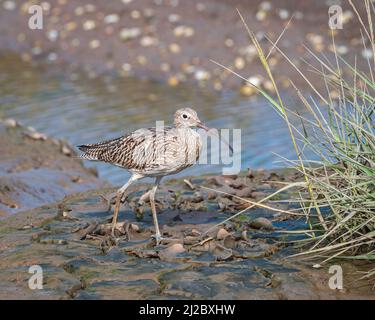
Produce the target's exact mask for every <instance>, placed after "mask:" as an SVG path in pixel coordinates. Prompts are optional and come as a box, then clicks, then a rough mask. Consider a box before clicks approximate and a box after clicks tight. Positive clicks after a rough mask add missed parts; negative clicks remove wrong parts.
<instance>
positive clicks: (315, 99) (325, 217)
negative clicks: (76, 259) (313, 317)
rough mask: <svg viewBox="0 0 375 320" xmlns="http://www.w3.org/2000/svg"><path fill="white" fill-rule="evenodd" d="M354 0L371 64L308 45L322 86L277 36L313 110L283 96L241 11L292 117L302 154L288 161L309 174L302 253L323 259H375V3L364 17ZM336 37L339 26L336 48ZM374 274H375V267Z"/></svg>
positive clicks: (303, 193)
mask: <svg viewBox="0 0 375 320" xmlns="http://www.w3.org/2000/svg"><path fill="white" fill-rule="evenodd" d="M349 3H350V4H351V6H352V8H353V10H354V12H355V13H356V15H357V17H358V19H359V21H360V25H361V29H362V30H361V34H362V40H363V41H362V42H363V45H364V47H365V48H366V43H368V44H369V45H368V46H369V48H366V49H367V50H372V58H373V60H372V59H371V58H368V59H367V64H368V70H359V69H358V68H357V65H356V63H354V65H351V64H350V63H348V62H347V61H346V60H345V59H343V58H342V57H340V56H339V55H338V54H337V52H336V51H335V50H334V53H335V57H334V62H333V63H332V62H330V61H329V60H328V59H326V58H325V57H324V56H323V57H320V56H318V55H316V54H315V53H314V52H312V51H311V50H309V49H308V48H307V49H308V50H309V52H310V53H311V55H312V56H313V57H314V58H315V60H316V64H317V66H316V65H312V64H310V65H309V66H310V68H312V70H313V71H314V72H315V73H317V74H318V75H319V76H320V77H321V79H322V81H323V83H324V90H322V89H320V88H316V87H315V86H314V85H313V84H312V82H311V81H310V80H309V78H308V76H307V75H305V74H304V73H303V72H302V71H301V69H300V68H299V67H298V66H296V65H295V64H294V63H293V62H292V60H291V59H289V58H288V56H287V55H286V54H285V53H284V52H283V51H282V50H281V49H280V48H279V47H278V46H277V43H272V41H271V40H269V41H270V42H271V43H272V47H273V49H274V50H277V51H278V52H279V53H280V54H281V55H282V56H283V57H284V58H285V59H286V60H287V61H288V62H289V63H290V64H291V67H292V68H294V69H295V70H296V72H298V73H299V75H300V76H302V77H303V79H304V80H305V81H306V83H307V84H308V86H309V87H310V88H311V91H312V92H313V96H312V97H309V98H306V97H305V96H304V95H303V94H302V93H301V92H300V91H299V89H298V88H297V87H296V86H295V85H294V84H293V83H292V85H293V87H294V88H295V90H296V93H297V95H298V97H299V99H300V101H301V104H302V105H303V106H304V107H305V108H306V111H307V112H305V114H306V113H307V115H305V116H301V115H300V114H298V113H296V112H293V111H291V110H290V108H288V106H287V105H286V104H285V103H284V101H283V100H282V98H281V95H280V92H279V89H278V86H277V80H276V79H275V78H274V75H273V73H272V70H271V68H270V66H269V65H268V62H267V56H268V55H266V54H265V52H264V50H263V48H262V47H261V46H260V44H259V42H258V40H257V38H256V36H255V35H254V33H253V32H252V31H251V30H250V28H249V27H248V25H247V24H246V22H245V21H244V18H243V17H242V15H241V14H240V13H239V15H240V18H241V20H242V22H243V23H244V25H245V27H246V30H247V32H248V34H249V37H250V39H251V41H252V43H253V44H254V46H255V47H256V49H257V53H258V57H259V59H260V61H261V63H262V65H263V67H264V69H265V71H266V73H267V75H268V77H269V79H270V80H271V82H272V84H273V88H274V92H275V96H276V98H274V97H273V96H272V95H271V94H268V93H267V92H266V91H265V90H263V89H262V88H260V87H255V88H256V90H257V91H258V92H259V93H260V94H261V95H263V96H264V97H265V98H266V99H267V100H268V101H269V102H270V103H271V105H272V106H273V108H274V109H275V111H276V112H278V113H279V114H280V116H281V117H282V118H283V119H284V120H285V123H286V124H287V126H288V129H289V134H290V138H291V141H292V143H293V146H294V149H295V151H296V156H297V160H287V161H288V163H289V164H290V165H291V166H292V167H294V168H295V169H296V170H298V171H299V172H301V173H302V175H303V177H304V183H303V186H302V188H301V184H299V185H298V187H299V188H300V189H299V195H300V196H299V198H298V199H295V201H298V202H299V203H300V205H301V209H302V212H303V213H304V215H305V217H306V221H307V223H308V225H309V226H310V229H309V230H303V231H301V232H303V233H304V234H306V235H307V236H306V238H305V239H304V240H302V241H301V242H299V244H301V245H302V246H303V248H304V250H303V251H302V252H300V253H298V254H297V255H299V256H301V255H305V256H307V257H309V258H311V257H314V258H316V257H320V258H323V259H324V260H323V261H322V263H324V262H327V261H329V260H331V259H333V258H338V257H342V258H343V257H346V258H348V257H349V258H352V259H365V260H375V130H374V120H375V115H374V114H375V81H374V74H373V72H374V70H375V69H374V66H375V37H374V29H373V17H374V16H375V8H374V4H373V3H372V2H370V1H369V0H365V1H364V5H365V7H366V12H367V15H366V17H361V16H360V14H359V13H358V10H357V8H356V7H355V6H354V5H353V3H352V2H351V1H350V0H349ZM334 40H335V39H334V36H333V33H332V41H333V47H334V48H335V42H334ZM215 63H216V64H218V65H220V66H221V67H223V68H225V69H226V70H228V71H230V72H232V73H233V74H235V75H236V76H238V77H240V78H241V79H243V80H244V81H247V79H246V78H245V77H242V76H241V75H239V74H238V73H236V72H234V71H233V70H231V69H229V68H227V67H225V66H223V65H221V64H219V63H217V62H215ZM344 70H345V72H344ZM249 84H250V85H252V84H251V83H249ZM296 117H297V118H298V119H299V120H300V121H301V122H302V124H303V125H302V129H299V128H298V127H297V126H295V125H293V123H295V122H293V121H291V119H293V118H296ZM307 149H309V150H310V151H313V152H314V153H315V154H316V156H317V160H314V161H312V160H311V159H308V158H306V157H305V151H306V150H307ZM366 276H375V269H374V270H372V271H370V272H369V273H368V274H367V275H366Z"/></svg>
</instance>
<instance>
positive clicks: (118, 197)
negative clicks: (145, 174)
mask: <svg viewBox="0 0 375 320" xmlns="http://www.w3.org/2000/svg"><path fill="white" fill-rule="evenodd" d="M140 178H142V176H140V175H138V174H133V175H132V176H131V177H130V179H129V180H128V182H127V183H125V184H124V185H123V186H122V187H121V188H120V189H118V190H117V194H116V204H115V209H114V212H113V218H112V236H113V237H114V236H115V228H116V224H117V217H118V213H119V211H120V206H121V198H122V196H123V195H124V193H125V192H126V190H127V189H128V188H129V186H130V185H131V184H132V183H133V182H134V181H136V180H138V179H140Z"/></svg>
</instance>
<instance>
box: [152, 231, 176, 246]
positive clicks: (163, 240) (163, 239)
mask: <svg viewBox="0 0 375 320" xmlns="http://www.w3.org/2000/svg"><path fill="white" fill-rule="evenodd" d="M151 238H152V239H153V240H154V241H155V242H156V245H157V246H158V245H160V244H163V243H169V242H173V241H181V239H177V238H169V237H162V236H161V235H160V234H154V235H152V236H151Z"/></svg>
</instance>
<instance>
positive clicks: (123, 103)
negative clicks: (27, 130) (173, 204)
mask: <svg viewBox="0 0 375 320" xmlns="http://www.w3.org/2000/svg"><path fill="white" fill-rule="evenodd" d="M0 71H1V72H0V116H1V117H14V118H16V119H17V120H19V121H21V122H22V123H23V124H25V125H29V126H33V127H35V128H36V129H37V130H39V131H42V132H44V133H47V134H48V135H50V136H53V137H57V138H62V139H66V140H67V141H69V142H70V143H71V144H72V145H78V144H84V143H94V142H98V141H102V140H105V139H109V138H114V137H117V136H119V135H122V134H123V133H125V132H130V131H132V130H135V129H138V128H142V127H149V126H154V125H155V120H165V122H166V124H170V122H171V121H172V115H173V113H174V111H175V110H176V109H177V108H179V107H183V106H193V107H194V108H195V109H196V110H197V112H198V114H199V116H200V118H201V120H202V121H204V122H205V123H206V124H207V125H208V126H210V127H215V128H237V129H241V141H242V148H241V160H242V162H241V169H242V170H244V169H246V168H249V167H251V168H273V167H280V166H285V163H283V162H281V161H282V160H281V158H280V157H279V156H277V155H275V153H276V154H279V155H281V156H282V157H285V158H290V159H295V153H294V149H293V146H292V144H291V142H290V140H289V135H288V130H287V127H286V125H285V124H284V123H283V120H282V119H281V118H280V117H279V116H278V115H277V113H276V112H275V111H274V110H273V109H272V107H271V106H270V105H269V104H268V103H267V102H265V101H264V100H263V99H260V98H257V97H254V98H251V99H249V98H243V97H239V96H238V95H237V94H235V93H232V92H224V93H221V94H216V93H212V92H207V91H205V90H203V89H202V90H201V89H199V90H198V89H193V88H191V87H189V86H179V87H175V88H172V87H168V86H166V85H163V84H160V83H155V82H147V81H142V80H137V79H133V78H126V79H124V78H118V79H117V80H113V78H109V77H108V78H107V77H100V78H98V79H87V78H83V77H81V76H80V75H77V76H78V79H69V78H67V77H66V76H62V75H61V76H58V75H56V74H54V75H51V74H50V73H49V72H46V71H43V70H42V69H40V68H37V67H33V66H31V65H29V64H25V63H23V62H21V61H20V60H19V59H18V58H17V57H16V56H12V55H7V56H5V57H3V58H2V59H0ZM290 102H291V106H292V107H293V105H295V104H298V103H293V101H290ZM301 112H303V111H301ZM297 125H298V124H297ZM88 165H89V166H90V165H91V166H93V165H94V166H97V168H98V171H99V176H100V177H102V178H103V179H107V180H109V181H110V182H112V183H114V184H121V183H123V182H124V180H125V179H126V177H127V172H126V171H124V170H122V169H120V168H117V167H114V166H111V165H108V164H103V163H88ZM222 168H223V166H222V165H196V166H194V167H192V168H189V169H187V170H185V171H183V172H181V173H180V174H179V175H180V176H181V175H199V174H202V173H211V172H221V170H222Z"/></svg>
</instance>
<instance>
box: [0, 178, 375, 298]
mask: <svg viewBox="0 0 375 320" xmlns="http://www.w3.org/2000/svg"><path fill="white" fill-rule="evenodd" d="M264 175H267V173H262V174H261V175H260V176H261V177H264ZM220 179H221V180H220ZM223 179H225V180H223ZM228 179H229V180H228ZM241 179H242V180H246V179H250V178H248V177H246V176H242V177H232V178H227V177H226V178H222V177H205V178H199V179H198V178H192V179H189V182H190V183H189V184H187V183H186V182H184V181H182V180H176V181H167V182H166V183H164V184H163V185H162V186H161V188H160V191H158V194H157V199H158V204H159V205H158V212H159V214H158V217H159V223H160V225H161V231H162V233H163V235H164V236H165V237H167V238H170V239H169V240H167V241H164V242H162V244H160V245H158V246H156V245H155V242H154V241H153V239H151V235H152V234H153V232H154V231H153V224H152V217H151V213H150V209H149V207H148V203H147V197H145V196H143V194H144V193H145V191H147V190H148V189H149V188H150V185H148V184H139V185H137V186H135V187H134V188H133V189H131V192H130V194H129V197H128V201H127V202H126V203H124V204H123V206H122V210H121V213H120V217H119V218H120V219H119V223H118V225H117V228H116V234H115V235H116V237H112V236H111V235H110V228H109V223H110V221H111V215H112V212H111V210H110V202H111V200H110V199H111V198H112V196H113V193H114V191H115V190H114V189H102V190H100V191H89V192H83V193H79V194H76V195H71V196H67V197H66V198H65V199H64V200H63V201H62V202H59V203H58V204H56V205H54V206H45V207H41V208H37V209H34V210H31V211H29V212H22V213H18V214H15V215H13V216H12V217H11V218H8V219H5V220H3V221H2V224H1V228H0V243H1V250H0V252H1V253H0V270H1V272H0V285H1V288H2V290H1V292H0V298H1V299H10V298H16V299H348V298H367V299H372V298H373V297H374V296H373V291H371V288H370V286H369V284H368V283H366V282H365V281H358V278H359V277H360V274H359V272H360V270H361V267H360V266H354V265H350V264H343V270H344V276H345V286H344V289H343V290H331V289H330V288H329V286H328V280H329V277H330V276H331V275H330V274H329V273H328V267H329V266H328V265H327V266H324V267H323V268H321V269H319V270H316V269H313V268H312V264H311V263H306V262H303V261H298V260H295V259H294V260H291V259H286V257H287V256H289V255H290V254H291V253H293V252H294V250H295V249H293V247H291V246H290V245H288V241H289V240H291V239H292V238H291V237H285V236H282V235H281V234H280V233H279V232H278V231H279V230H293V228H298V227H301V226H302V225H303V220H299V219H297V220H296V219H293V220H291V219H290V217H286V216H284V215H283V214H281V215H280V214H278V213H275V212H272V211H269V210H265V209H261V208H258V209H256V208H253V209H250V210H249V213H248V214H247V215H246V216H242V217H240V218H238V219H234V220H231V221H230V222H227V223H225V224H223V225H220V226H219V227H217V228H213V229H211V231H209V232H207V231H208V230H210V228H211V227H213V226H214V225H215V224H217V223H219V222H222V221H224V220H225V219H226V218H228V217H230V216H231V215H233V213H234V212H235V210H234V209H231V206H230V205H228V203H235V202H236V200H234V198H233V197H226V198H223V197H222V196H220V195H217V194H216V195H214V194H212V193H211V191H207V190H204V189H201V188H198V187H197V186H211V187H213V186H214V185H215V184H217V183H218V181H217V180H219V181H221V183H223V185H224V183H225V185H228V184H227V183H226V182H230V183H231V184H237V183H238V184H239V181H241ZM262 179H263V178H262ZM213 181H216V182H215V184H214V183H213ZM225 181H226V182H225ZM257 184H259V183H258V182H257ZM223 185H222V186H223ZM191 186H194V188H195V190H192V189H191ZM216 187H218V186H216ZM270 187H271V189H272V183H271V186H270ZM254 192H262V191H254ZM198 193H199V194H198ZM249 198H251V196H249ZM223 199H227V200H225V201H227V205H228V206H227V207H226V208H222V209H220V206H219V203H220V201H223ZM273 205H275V204H273ZM136 208H137V209H136ZM233 208H234V204H233ZM124 230H126V231H127V235H124V232H123V231H124ZM31 265H40V266H41V267H42V268H43V276H44V278H43V289H42V290H31V289H29V287H28V280H29V278H30V276H31V274H29V273H28V270H29V267H30V266H31Z"/></svg>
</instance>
